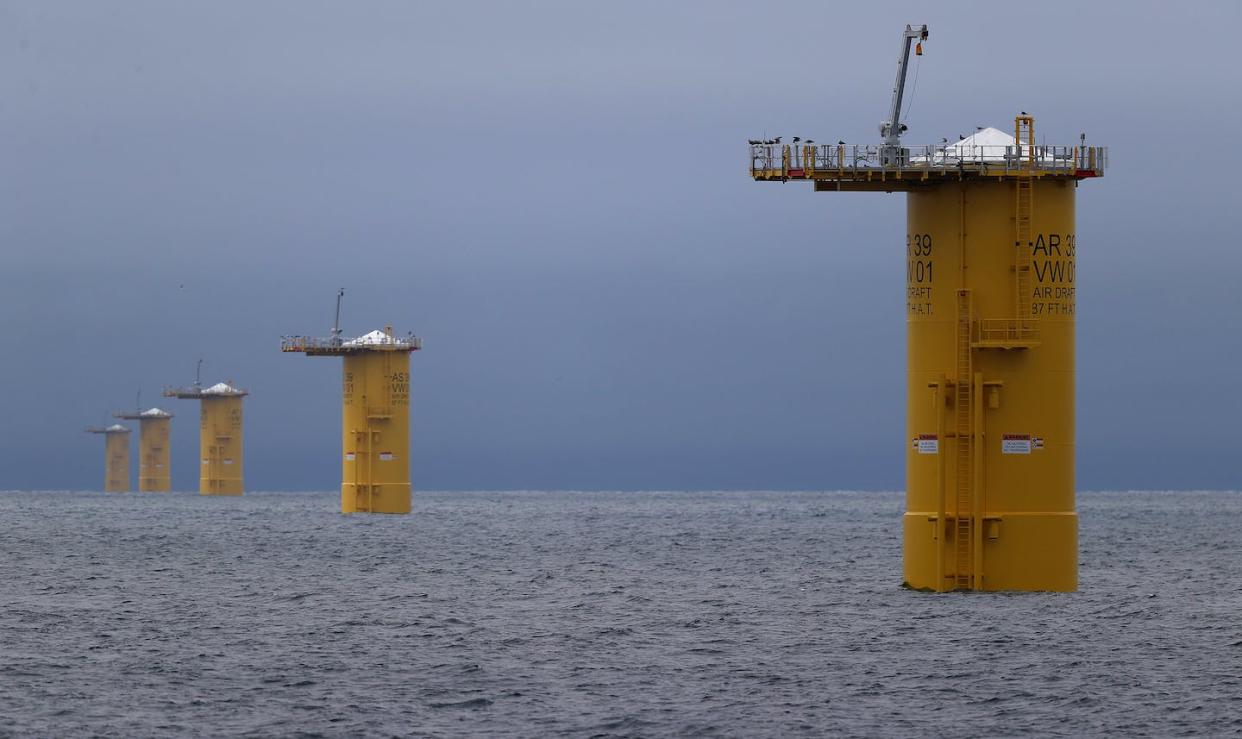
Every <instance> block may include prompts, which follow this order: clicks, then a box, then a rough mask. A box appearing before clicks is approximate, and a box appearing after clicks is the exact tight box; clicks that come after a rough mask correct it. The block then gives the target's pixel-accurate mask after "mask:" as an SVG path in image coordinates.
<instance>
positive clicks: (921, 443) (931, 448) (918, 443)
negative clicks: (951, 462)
mask: <svg viewBox="0 0 1242 739" xmlns="http://www.w3.org/2000/svg"><path fill="white" fill-rule="evenodd" d="M911 446H912V447H913V448H914V450H915V451H916V452H918V453H919V454H939V453H940V439H938V438H936V435H935V434H919V435H918V436H916V437H914V439H913V440H912V442H911Z"/></svg>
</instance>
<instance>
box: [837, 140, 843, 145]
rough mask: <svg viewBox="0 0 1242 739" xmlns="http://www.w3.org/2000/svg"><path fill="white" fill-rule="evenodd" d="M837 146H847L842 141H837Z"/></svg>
mask: <svg viewBox="0 0 1242 739" xmlns="http://www.w3.org/2000/svg"><path fill="white" fill-rule="evenodd" d="M837 146H845V142H844V141H842V140H841V139H837Z"/></svg>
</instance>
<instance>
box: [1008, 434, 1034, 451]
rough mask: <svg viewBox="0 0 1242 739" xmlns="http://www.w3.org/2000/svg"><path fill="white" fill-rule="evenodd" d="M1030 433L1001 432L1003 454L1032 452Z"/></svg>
mask: <svg viewBox="0 0 1242 739" xmlns="http://www.w3.org/2000/svg"><path fill="white" fill-rule="evenodd" d="M1030 453H1031V435H1030V434H1001V454H1030Z"/></svg>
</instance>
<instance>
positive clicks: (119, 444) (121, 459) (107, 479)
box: [86, 423, 130, 493]
mask: <svg viewBox="0 0 1242 739" xmlns="http://www.w3.org/2000/svg"><path fill="white" fill-rule="evenodd" d="M86 433H88V434H103V435H104V492H106V493H127V492H129V433H130V432H129V429H127V428H125V427H124V426H122V425H121V424H119V423H114V424H112V425H111V426H106V427H102V426H89V427H87V429H86Z"/></svg>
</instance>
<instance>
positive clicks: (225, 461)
mask: <svg viewBox="0 0 1242 739" xmlns="http://www.w3.org/2000/svg"><path fill="white" fill-rule="evenodd" d="M224 463H225V464H233V460H231V459H227V458H226V459H225V460H224Z"/></svg>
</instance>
